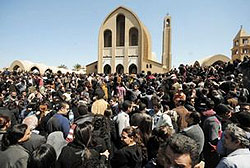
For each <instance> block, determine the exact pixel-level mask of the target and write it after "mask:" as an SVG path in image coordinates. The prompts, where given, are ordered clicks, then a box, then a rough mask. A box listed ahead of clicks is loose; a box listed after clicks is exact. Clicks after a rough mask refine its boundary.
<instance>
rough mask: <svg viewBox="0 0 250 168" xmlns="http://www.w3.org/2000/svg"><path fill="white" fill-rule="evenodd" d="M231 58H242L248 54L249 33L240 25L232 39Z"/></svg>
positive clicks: (249, 52) (249, 45)
mask: <svg viewBox="0 0 250 168" xmlns="http://www.w3.org/2000/svg"><path fill="white" fill-rule="evenodd" d="M231 51H232V60H236V59H239V60H243V59H244V57H245V56H248V57H249V56H250V35H249V34H248V33H247V32H246V31H245V30H244V29H243V26H241V27H240V30H239V32H238V33H237V35H236V36H235V37H234V39H233V48H232V49H231Z"/></svg>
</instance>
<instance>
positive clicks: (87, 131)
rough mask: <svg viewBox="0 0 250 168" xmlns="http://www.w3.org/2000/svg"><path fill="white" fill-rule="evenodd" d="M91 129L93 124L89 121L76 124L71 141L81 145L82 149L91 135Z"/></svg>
mask: <svg viewBox="0 0 250 168" xmlns="http://www.w3.org/2000/svg"><path fill="white" fill-rule="evenodd" d="M92 131H93V126H92V123H91V122H89V121H86V122H84V123H82V124H79V125H76V127H75V130H74V140H73V142H72V143H74V144H75V145H77V146H80V147H82V148H83V149H84V148H86V147H88V145H89V143H90V140H91V137H92Z"/></svg>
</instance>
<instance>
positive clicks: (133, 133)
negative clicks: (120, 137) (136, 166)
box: [122, 127, 148, 161]
mask: <svg viewBox="0 0 250 168" xmlns="http://www.w3.org/2000/svg"><path fill="white" fill-rule="evenodd" d="M122 132H126V133H127V134H128V137H130V138H132V139H133V140H134V141H135V142H136V144H137V145H139V146H140V147H141V152H142V157H143V160H144V161H146V160H147V159H148V152H147V148H146V147H145V144H144V143H143V141H142V137H141V132H140V129H138V128H135V127H126V128H124V129H123V130H122Z"/></svg>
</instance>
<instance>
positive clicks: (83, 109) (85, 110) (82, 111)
mask: <svg viewBox="0 0 250 168" xmlns="http://www.w3.org/2000/svg"><path fill="white" fill-rule="evenodd" d="M78 113H79V114H80V115H85V114H88V106H87V105H80V106H78Z"/></svg>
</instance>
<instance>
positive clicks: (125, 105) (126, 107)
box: [122, 100, 131, 112]
mask: <svg viewBox="0 0 250 168" xmlns="http://www.w3.org/2000/svg"><path fill="white" fill-rule="evenodd" d="M130 107H131V102H130V101H128V100H125V101H124V102H123V104H122V110H123V111H124V112H125V111H127V110H128V108H130Z"/></svg>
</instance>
